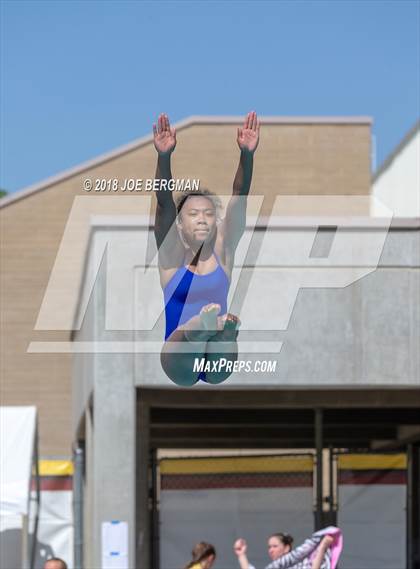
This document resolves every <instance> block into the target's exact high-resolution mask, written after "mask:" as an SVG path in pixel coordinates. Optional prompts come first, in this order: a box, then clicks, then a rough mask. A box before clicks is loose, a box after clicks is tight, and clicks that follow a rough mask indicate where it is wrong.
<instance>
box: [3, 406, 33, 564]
mask: <svg viewBox="0 0 420 569" xmlns="http://www.w3.org/2000/svg"><path fill="white" fill-rule="evenodd" d="M33 466H35V469H34V470H33ZM33 472H34V473H35V476H36V481H37V492H36V496H37V500H36V502H37V507H36V510H35V511H33V508H32V507H31V483H32V479H33ZM38 480H39V476H38V444H37V415H36V408H35V407H0V552H1V553H0V567H7V568H15V567H16V568H18V567H19V568H20V567H21V568H22V569H28V568H30V567H32V566H33V561H34V547H35V543H36V531H37V520H38V509H39V508H38V506H39V483H38ZM30 522H33V528H32V532H31V533H32V534H33V538H34V539H33V540H32V548H31V549H32V551H30V542H29V531H30V529H29V525H30Z"/></svg>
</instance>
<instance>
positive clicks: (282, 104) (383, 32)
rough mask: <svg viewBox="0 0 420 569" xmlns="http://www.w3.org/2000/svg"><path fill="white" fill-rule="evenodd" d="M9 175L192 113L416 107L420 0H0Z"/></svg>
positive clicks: (9, 186)
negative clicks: (159, 119) (162, 115)
mask: <svg viewBox="0 0 420 569" xmlns="http://www.w3.org/2000/svg"><path fill="white" fill-rule="evenodd" d="M1 16H2V18H1V32H2V34H1V35H2V40H1V56H0V57H1V60H0V62H1V93H0V94H1V155H0V159H1V162H0V166H1V172H2V175H1V180H0V185H1V187H2V188H4V189H6V190H8V191H9V192H12V191H15V190H17V189H21V188H23V187H26V186H28V185H30V184H33V183H36V182H38V181H40V180H42V179H45V178H46V177H48V176H50V175H53V174H56V173H58V172H60V171H62V170H64V169H66V168H69V167H72V166H75V165H77V164H79V163H81V162H82V161H84V160H88V159H90V158H94V157H96V156H98V155H100V154H101V153H103V152H106V151H109V150H112V149H114V148H116V147H118V146H120V145H122V144H125V143H128V142H130V141H132V140H134V139H136V138H138V137H140V136H143V135H144V134H147V133H148V132H150V130H151V124H152V122H153V120H154V118H155V117H156V115H157V114H158V113H159V112H161V111H165V112H167V113H168V114H169V116H170V117H171V119H172V121H178V120H180V119H183V118H185V117H187V116H189V115H193V114H201V115H224V114H225V115H242V114H244V113H245V112H247V111H248V110H252V109H255V110H257V111H258V113H259V114H261V115H321V116H322V115H369V116H372V117H373V119H374V127H373V131H374V133H375V135H376V140H377V163H378V165H379V164H380V163H381V162H382V161H383V160H384V159H385V157H386V156H387V154H388V153H389V152H391V151H392V150H393V148H394V147H395V146H396V145H397V144H398V142H399V141H400V140H401V138H402V137H403V136H404V134H405V133H406V132H407V131H408V130H409V129H410V128H411V126H412V125H413V124H414V123H415V122H416V120H417V119H418V116H419V100H420V85H419V83H420V81H419V67H420V61H419V52H420V46H419V35H420V34H419V25H420V3H419V2H418V1H415V0H413V1H411V0H410V1H404V0H398V1H393V0H389V1H381V0H374V1H368V0H365V1H361V0H356V1H344V0H343V1H339V0H333V1H327V2H325V1H322V2H321V1H316V0H313V1H309V2H306V1H278V2H274V1H272V2H258V3H257V2H242V1H239V0H238V1H235V0H232V1H230V2H229V1H226V2H225V1H223V2H210V1H209V2H205V1H201V2H200V1H196V2H193V1H191V2H178V1H176V0H173V1H171V2H139V1H125V0H121V1H113V0H107V1H99V0H97V1H77V0H74V1H70V2H68V1H66V0H61V1H59V2H53V1H47V2H38V1H36V0H30V1H29V2H26V1H9V0H3V1H2V2H1Z"/></svg>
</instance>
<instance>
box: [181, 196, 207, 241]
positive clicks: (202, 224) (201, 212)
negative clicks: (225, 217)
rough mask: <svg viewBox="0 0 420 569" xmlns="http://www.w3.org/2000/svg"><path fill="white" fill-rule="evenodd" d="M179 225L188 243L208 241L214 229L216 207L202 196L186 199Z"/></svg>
mask: <svg viewBox="0 0 420 569" xmlns="http://www.w3.org/2000/svg"><path fill="white" fill-rule="evenodd" d="M179 227H180V228H181V230H182V234H183V236H184V239H185V240H186V241H187V243H188V244H189V245H198V246H199V245H202V244H203V243H204V242H205V241H210V240H211V239H212V237H213V236H214V234H215V231H216V209H215V207H214V204H213V202H212V201H211V200H210V199H209V198H206V197H204V196H192V197H189V198H187V199H186V201H185V203H184V205H183V206H182V208H181V212H180V216H179Z"/></svg>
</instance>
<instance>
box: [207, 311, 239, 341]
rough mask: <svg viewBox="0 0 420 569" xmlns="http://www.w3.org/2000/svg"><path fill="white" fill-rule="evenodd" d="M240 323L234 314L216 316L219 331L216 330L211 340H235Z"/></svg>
mask: <svg viewBox="0 0 420 569" xmlns="http://www.w3.org/2000/svg"><path fill="white" fill-rule="evenodd" d="M240 325H241V321H240V320H239V318H238V317H237V316H235V315H234V314H230V313H228V314H225V315H223V316H220V317H219V318H218V327H219V330H220V332H218V333H217V334H216V335H215V336H214V337H213V338H212V340H215V341H217V342H235V341H236V338H237V337H238V333H239V332H238V328H239V327H240Z"/></svg>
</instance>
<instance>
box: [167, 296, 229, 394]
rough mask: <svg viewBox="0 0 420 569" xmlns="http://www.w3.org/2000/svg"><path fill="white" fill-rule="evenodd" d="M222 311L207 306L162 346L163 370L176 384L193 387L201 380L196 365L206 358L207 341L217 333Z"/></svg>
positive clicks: (214, 306)
mask: <svg viewBox="0 0 420 569" xmlns="http://www.w3.org/2000/svg"><path fill="white" fill-rule="evenodd" d="M219 312H220V305H219V304H208V305H206V306H204V307H203V308H202V309H201V311H200V314H199V315H198V316H193V317H192V318H190V320H188V321H187V322H185V324H182V325H181V326H179V327H178V328H177V329H176V330H174V331H173V332H172V334H171V335H170V336H169V338H168V339H167V340H166V342H165V344H164V345H163V348H162V352H161V355H160V361H161V364H162V368H163V370H164V372H165V373H166V375H167V376H168V377H169V378H170V379H171V380H172V381H173V382H175V383H176V384H177V385H181V386H184V387H190V386H191V385H194V384H195V383H196V382H197V381H198V376H199V372H197V371H194V363H195V362H196V361H200V360H201V359H202V358H205V355H206V345H207V340H208V339H209V338H210V337H211V336H213V335H215V334H216V333H217V326H218V325H219V322H218V318H217V315H218V314H219Z"/></svg>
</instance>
